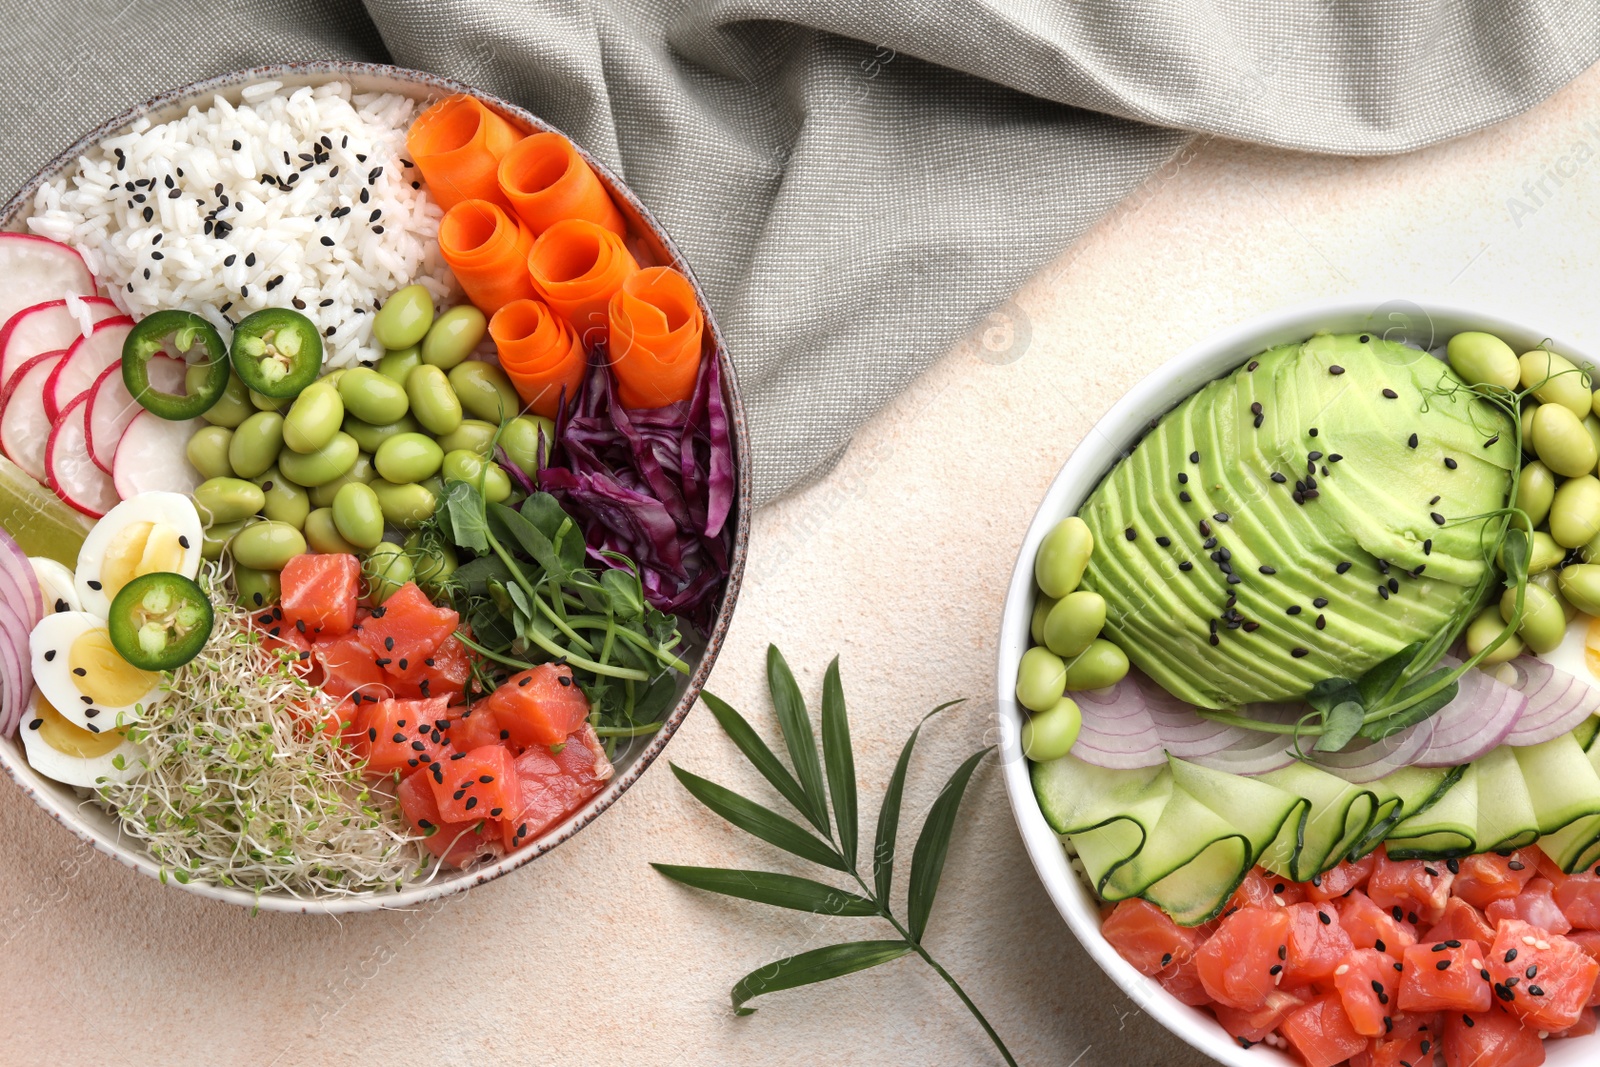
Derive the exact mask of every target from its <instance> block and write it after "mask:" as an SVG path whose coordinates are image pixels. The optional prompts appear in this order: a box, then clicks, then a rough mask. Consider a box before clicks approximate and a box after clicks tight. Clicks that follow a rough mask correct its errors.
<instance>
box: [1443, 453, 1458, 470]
mask: <svg viewBox="0 0 1600 1067" xmlns="http://www.w3.org/2000/svg"><path fill="white" fill-rule="evenodd" d="M1444 465H1445V466H1446V467H1448V468H1449V469H1450V470H1455V469H1456V468H1457V467H1458V466H1460V464H1459V463H1457V462H1456V461H1455V460H1453V459H1451V458H1450V457H1449V456H1446V457H1444Z"/></svg>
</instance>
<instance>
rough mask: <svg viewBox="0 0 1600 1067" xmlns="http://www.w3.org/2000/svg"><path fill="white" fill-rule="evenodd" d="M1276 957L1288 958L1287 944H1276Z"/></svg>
mask: <svg viewBox="0 0 1600 1067" xmlns="http://www.w3.org/2000/svg"><path fill="white" fill-rule="evenodd" d="M1278 958H1279V959H1280V960H1286V959H1288V958H1289V946H1288V945H1279V946H1278Z"/></svg>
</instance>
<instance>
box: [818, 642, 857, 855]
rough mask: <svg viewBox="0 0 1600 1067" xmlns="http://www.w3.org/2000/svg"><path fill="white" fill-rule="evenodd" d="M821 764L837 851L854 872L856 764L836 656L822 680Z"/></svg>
mask: <svg viewBox="0 0 1600 1067" xmlns="http://www.w3.org/2000/svg"><path fill="white" fill-rule="evenodd" d="M822 762H823V764H824V766H825V767H826V769H827V772H828V795H829V796H830V797H832V798H833V821H834V823H835V824H836V825H837V826H838V827H839V851H840V852H841V853H843V854H844V858H845V859H846V860H848V861H849V863H850V866H851V868H852V869H854V867H855V865H856V841H857V838H858V837H859V836H860V826H859V821H858V817H857V814H856V761H855V756H854V755H852V754H851V751H850V717H849V715H848V714H847V713H846V711H845V706H844V683H843V682H841V681H840V680H839V657H838V656H835V657H833V662H832V663H830V664H828V673H827V674H826V675H824V676H823V679H822Z"/></svg>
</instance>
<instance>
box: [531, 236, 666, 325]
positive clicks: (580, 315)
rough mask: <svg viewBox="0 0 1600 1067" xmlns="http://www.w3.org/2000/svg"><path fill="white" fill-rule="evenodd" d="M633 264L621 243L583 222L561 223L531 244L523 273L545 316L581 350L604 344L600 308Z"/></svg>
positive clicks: (635, 266)
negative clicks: (570, 333)
mask: <svg viewBox="0 0 1600 1067" xmlns="http://www.w3.org/2000/svg"><path fill="white" fill-rule="evenodd" d="M638 272H639V264H638V263H637V262H635V261H634V258H633V255H632V254H631V253H630V252H629V251H628V249H627V247H626V246H625V245H623V243H622V238H620V237H618V236H617V235H616V234H614V233H612V232H611V231H610V230H608V229H606V228H605V227H604V226H597V225H595V224H594V223H592V222H588V221H586V220H584V219H565V220H563V221H561V222H558V223H556V224H555V225H553V226H551V227H550V228H549V229H548V230H546V231H544V233H543V234H541V235H540V236H539V239H538V240H537V241H535V242H534V243H533V252H532V254H530V255H529V256H528V273H529V274H531V275H532V276H533V288H534V289H535V290H536V291H537V293H538V295H539V297H540V298H541V299H542V300H544V302H545V303H546V304H549V305H550V310H551V311H554V312H555V313H556V314H557V315H560V316H561V317H562V318H564V319H566V320H567V324H568V325H570V326H571V327H572V328H573V330H575V331H577V334H578V339H579V340H580V341H582V342H583V344H584V346H585V347H586V348H593V347H594V346H595V345H596V344H598V343H599V342H601V341H603V340H605V338H606V331H607V329H608V328H609V324H610V319H609V317H608V314H607V311H606V308H607V306H608V305H609V304H610V303H611V297H612V294H614V293H615V292H616V291H617V290H618V289H620V288H622V283H623V282H625V281H627V280H628V278H629V276H630V275H633V274H637V273H638Z"/></svg>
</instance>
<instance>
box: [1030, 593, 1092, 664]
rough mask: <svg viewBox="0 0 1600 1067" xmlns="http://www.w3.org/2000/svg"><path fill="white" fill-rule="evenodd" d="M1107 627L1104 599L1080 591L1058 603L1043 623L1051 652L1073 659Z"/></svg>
mask: <svg viewBox="0 0 1600 1067" xmlns="http://www.w3.org/2000/svg"><path fill="white" fill-rule="evenodd" d="M1105 625H1106V602H1105V598H1104V597H1102V596H1101V595H1100V594H1099V593H1091V592H1089V591H1088V590H1085V589H1079V590H1077V591H1076V592H1072V593H1068V594H1067V595H1066V596H1064V597H1062V598H1061V599H1060V600H1058V601H1056V606H1055V607H1054V608H1052V609H1051V610H1050V616H1049V617H1048V618H1047V619H1045V620H1044V643H1045V646H1046V647H1047V648H1049V649H1050V651H1051V652H1054V653H1055V654H1056V655H1058V656H1061V657H1062V658H1064V659H1070V658H1072V657H1073V656H1076V655H1079V654H1080V653H1082V652H1083V650H1084V649H1086V648H1088V647H1089V645H1090V644H1092V643H1093V642H1094V639H1095V638H1097V637H1099V636H1100V631H1101V630H1102V629H1104V628H1105Z"/></svg>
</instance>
